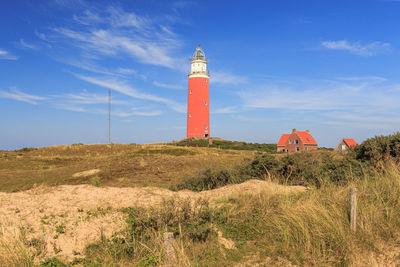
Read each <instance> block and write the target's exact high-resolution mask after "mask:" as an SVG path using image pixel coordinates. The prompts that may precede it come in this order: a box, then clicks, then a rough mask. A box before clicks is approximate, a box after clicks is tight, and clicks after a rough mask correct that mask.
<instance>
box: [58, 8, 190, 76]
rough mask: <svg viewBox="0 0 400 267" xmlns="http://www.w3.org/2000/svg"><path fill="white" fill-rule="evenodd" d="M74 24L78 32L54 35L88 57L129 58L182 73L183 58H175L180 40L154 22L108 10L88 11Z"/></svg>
mask: <svg viewBox="0 0 400 267" xmlns="http://www.w3.org/2000/svg"><path fill="white" fill-rule="evenodd" d="M74 20H75V22H76V23H77V24H78V25H77V27H76V28H77V29H79V30H74V29H73V27H69V28H66V27H58V28H53V31H54V32H55V33H57V34H58V35H59V37H63V38H66V39H68V40H69V42H70V44H72V45H74V46H75V47H78V48H80V49H82V51H83V52H84V53H86V54H93V53H95V54H97V55H101V56H103V57H117V58H118V57H120V56H124V55H128V56H130V57H131V58H134V59H136V60H137V61H138V62H140V63H144V64H150V65H156V66H163V67H167V68H172V69H179V70H181V69H182V66H183V65H182V62H184V58H182V57H179V56H177V55H176V51H177V49H178V48H179V47H180V46H181V40H180V39H179V38H177V35H176V34H174V33H173V32H172V30H171V29H169V28H168V27H167V26H165V25H162V24H160V23H159V22H156V21H155V20H153V19H151V18H147V17H144V16H139V15H137V14H135V13H133V12H130V13H129V12H125V11H124V10H122V9H120V8H115V7H108V8H105V9H104V10H102V11H96V10H86V11H85V12H84V14H82V15H80V16H77V15H76V16H74Z"/></svg>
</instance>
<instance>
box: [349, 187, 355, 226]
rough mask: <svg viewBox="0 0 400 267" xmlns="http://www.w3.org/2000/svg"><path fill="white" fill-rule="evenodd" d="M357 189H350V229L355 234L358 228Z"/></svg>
mask: <svg viewBox="0 0 400 267" xmlns="http://www.w3.org/2000/svg"><path fill="white" fill-rule="evenodd" d="M356 217H357V188H352V189H350V228H351V230H352V231H353V232H354V233H355V232H356V228H357V223H356Z"/></svg>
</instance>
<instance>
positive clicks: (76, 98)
mask: <svg viewBox="0 0 400 267" xmlns="http://www.w3.org/2000/svg"><path fill="white" fill-rule="evenodd" d="M53 97H54V98H57V99H61V100H62V101H64V102H66V103H69V104H77V105H79V104H82V105H96V104H106V103H108V95H106V94H103V95H99V94H93V93H89V92H87V91H83V92H81V93H75V94H64V95H55V96H53ZM112 104H113V105H127V104H128V102H127V101H122V100H117V99H114V97H112Z"/></svg>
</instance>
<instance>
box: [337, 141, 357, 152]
mask: <svg viewBox="0 0 400 267" xmlns="http://www.w3.org/2000/svg"><path fill="white" fill-rule="evenodd" d="M356 146H357V143H356V141H354V139H350V138H343V139H342V141H340V143H339V144H338V145H337V147H336V148H335V150H336V151H339V152H348V151H350V150H354V148H355V147H356Z"/></svg>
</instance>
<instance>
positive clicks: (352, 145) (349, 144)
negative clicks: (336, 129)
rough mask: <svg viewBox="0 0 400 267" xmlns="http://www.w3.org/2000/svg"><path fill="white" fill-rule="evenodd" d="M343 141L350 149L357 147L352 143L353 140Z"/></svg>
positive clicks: (344, 139) (346, 139)
mask: <svg viewBox="0 0 400 267" xmlns="http://www.w3.org/2000/svg"><path fill="white" fill-rule="evenodd" d="M343 141H344V142H345V143H346V145H347V146H348V147H350V148H353V147H355V146H356V145H357V143H356V141H354V139H350V138H343Z"/></svg>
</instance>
